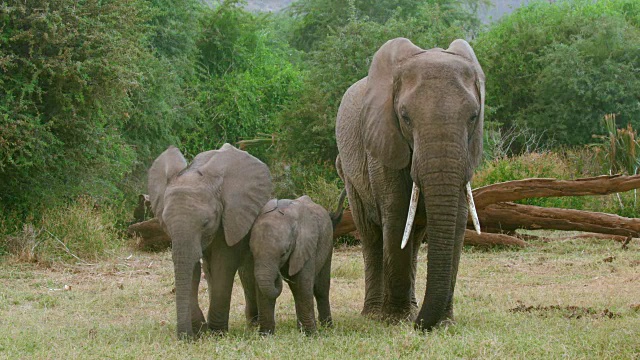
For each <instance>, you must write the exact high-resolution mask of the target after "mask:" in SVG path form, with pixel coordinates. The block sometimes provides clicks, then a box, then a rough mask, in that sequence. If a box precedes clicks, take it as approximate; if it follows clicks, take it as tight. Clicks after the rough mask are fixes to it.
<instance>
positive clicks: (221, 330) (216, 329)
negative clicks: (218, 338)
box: [209, 324, 229, 335]
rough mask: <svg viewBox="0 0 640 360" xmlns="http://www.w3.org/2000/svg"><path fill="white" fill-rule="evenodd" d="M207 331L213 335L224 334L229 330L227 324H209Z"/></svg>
mask: <svg viewBox="0 0 640 360" xmlns="http://www.w3.org/2000/svg"><path fill="white" fill-rule="evenodd" d="M209 331H210V332H211V333H212V334H214V335H224V334H226V333H227V332H228V331H229V326H215V325H211V324H209Z"/></svg>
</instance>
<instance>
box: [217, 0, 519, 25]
mask: <svg viewBox="0 0 640 360" xmlns="http://www.w3.org/2000/svg"><path fill="white" fill-rule="evenodd" d="M205 1H206V0H205ZM294 1H295V0H249V1H247V6H246V8H247V9H248V10H251V11H264V12H276V11H280V10H282V9H284V8H285V7H287V6H288V5H289V4H291V3H292V2H294ZM529 1H530V0H492V2H493V4H494V6H493V7H491V8H489V9H484V10H482V11H481V13H480V18H481V19H482V22H484V23H485V24H486V23H490V22H493V21H496V20H498V19H499V18H501V17H502V16H504V15H505V14H509V13H511V12H512V11H513V10H514V9H516V8H518V7H520V6H522V5H526V4H528V3H529Z"/></svg>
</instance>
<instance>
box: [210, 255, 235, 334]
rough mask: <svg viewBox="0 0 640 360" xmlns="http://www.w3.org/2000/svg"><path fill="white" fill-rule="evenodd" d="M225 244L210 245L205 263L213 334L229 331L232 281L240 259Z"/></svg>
mask: <svg viewBox="0 0 640 360" xmlns="http://www.w3.org/2000/svg"><path fill="white" fill-rule="evenodd" d="M234 250H237V249H233V250H232V249H231V248H230V247H228V246H227V245H226V244H225V243H222V244H216V246H214V245H212V246H211V248H210V250H209V252H208V254H207V255H205V256H206V257H207V258H208V259H209V260H208V261H207V262H206V264H205V265H206V266H207V268H208V274H207V280H208V282H209V313H208V325H209V329H210V330H212V331H214V332H226V331H228V330H229V308H230V304H231V290H232V289H233V279H234V277H235V275H236V271H237V270H238V268H239V266H240V260H241V257H240V256H239V255H238V254H237V253H236V251H234Z"/></svg>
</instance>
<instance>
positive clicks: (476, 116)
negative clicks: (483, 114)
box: [469, 113, 478, 123]
mask: <svg viewBox="0 0 640 360" xmlns="http://www.w3.org/2000/svg"><path fill="white" fill-rule="evenodd" d="M476 120H478V113H473V115H471V117H470V118H469V122H470V123H473V122H476Z"/></svg>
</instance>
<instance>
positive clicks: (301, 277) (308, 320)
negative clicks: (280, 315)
mask: <svg viewBox="0 0 640 360" xmlns="http://www.w3.org/2000/svg"><path fill="white" fill-rule="evenodd" d="M313 273H314V271H310V269H304V268H303V270H302V271H300V272H299V273H298V274H297V275H296V276H295V277H294V278H292V279H291V281H290V282H289V287H290V288H291V293H293V299H294V302H295V304H296V317H297V318H298V326H299V327H300V328H301V329H302V331H304V333H305V334H307V335H310V334H314V333H315V332H316V313H315V309H314V306H313V288H314V285H313V280H314V277H315V276H314V274H313Z"/></svg>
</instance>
